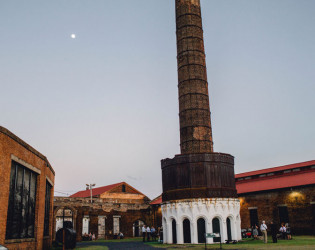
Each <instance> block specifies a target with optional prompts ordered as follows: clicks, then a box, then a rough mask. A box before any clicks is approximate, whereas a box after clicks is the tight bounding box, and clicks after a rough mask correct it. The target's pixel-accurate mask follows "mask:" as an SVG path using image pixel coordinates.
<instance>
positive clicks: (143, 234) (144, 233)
mask: <svg viewBox="0 0 315 250" xmlns="http://www.w3.org/2000/svg"><path fill="white" fill-rule="evenodd" d="M146 233H147V229H146V228H145V225H143V226H142V237H143V242H145V236H146Z"/></svg>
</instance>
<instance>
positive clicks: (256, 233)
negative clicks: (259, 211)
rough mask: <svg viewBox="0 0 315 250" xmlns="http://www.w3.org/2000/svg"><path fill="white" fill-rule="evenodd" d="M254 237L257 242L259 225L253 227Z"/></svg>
mask: <svg viewBox="0 0 315 250" xmlns="http://www.w3.org/2000/svg"><path fill="white" fill-rule="evenodd" d="M253 237H254V240H257V239H258V238H257V237H258V227H257V225H256V224H255V226H253Z"/></svg>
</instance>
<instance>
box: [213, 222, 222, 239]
mask: <svg viewBox="0 0 315 250" xmlns="http://www.w3.org/2000/svg"><path fill="white" fill-rule="evenodd" d="M212 232H213V233H218V234H220V235H221V230H220V220H219V219H218V218H214V219H213V220H212ZM221 236H222V235H221ZM213 242H220V238H213Z"/></svg>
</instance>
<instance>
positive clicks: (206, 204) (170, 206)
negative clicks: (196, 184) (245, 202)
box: [162, 198, 241, 244]
mask: <svg viewBox="0 0 315 250" xmlns="http://www.w3.org/2000/svg"><path fill="white" fill-rule="evenodd" d="M162 217H163V219H162V224H163V239H164V243H168V244H172V243H173V235H172V232H173V230H172V221H173V220H175V221H176V239H177V244H183V243H184V234H183V221H184V220H185V219H189V221H190V235H191V243H192V244H198V228H197V221H198V219H200V218H203V219H204V220H205V227H206V233H213V229H212V220H213V219H215V218H218V219H219V222H220V231H221V232H220V233H221V241H222V242H225V241H226V240H227V239H228V233H227V225H226V224H227V223H226V220H227V218H229V219H230V221H231V236H232V240H237V241H238V240H241V220H240V202H239V200H238V199H235V198H213V199H191V200H178V201H172V202H165V203H163V204H162ZM207 243H209V244H210V243H213V239H212V238H208V239H207Z"/></svg>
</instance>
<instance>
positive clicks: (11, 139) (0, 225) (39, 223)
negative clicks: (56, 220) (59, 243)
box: [0, 127, 55, 249]
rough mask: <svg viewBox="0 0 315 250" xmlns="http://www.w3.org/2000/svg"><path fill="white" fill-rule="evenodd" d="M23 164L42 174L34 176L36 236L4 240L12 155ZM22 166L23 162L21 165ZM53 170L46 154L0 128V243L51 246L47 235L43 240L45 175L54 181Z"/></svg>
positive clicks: (11, 247)
mask: <svg viewBox="0 0 315 250" xmlns="http://www.w3.org/2000/svg"><path fill="white" fill-rule="evenodd" d="M13 156H14V157H15V159H19V160H20V161H21V162H22V163H23V162H24V163H25V164H30V165H31V166H32V167H35V168H36V169H37V170H40V171H41V173H40V174H39V175H38V177H37V189H36V208H35V237H34V239H18V240H6V239H5V237H6V223H7V210H8V202H9V191H10V190H9V189H10V188H9V184H10V172H11V162H12V157H13ZM22 165H23V164H22ZM54 175H55V173H54V171H53V169H52V168H51V166H50V165H49V162H48V161H47V159H46V157H45V156H43V155H42V154H40V153H39V152H38V151H36V150H35V149H33V148H32V147H31V146H30V145H28V144H27V143H25V142H24V141H22V140H21V139H20V138H18V137H17V136H15V135H14V134H12V133H11V132H10V131H8V130H7V129H5V128H3V127H0V214H1V216H0V245H4V246H6V247H7V248H9V249H42V248H43V244H44V241H45V245H46V246H47V245H48V246H50V245H51V241H52V237H51V235H52V234H51V233H52V229H50V236H49V237H46V238H45V239H44V237H43V234H44V216H45V191H46V178H47V177H48V178H49V180H50V181H51V182H52V183H53V182H54V179H55V176H54ZM50 205H51V209H50V212H51V214H50V223H52V222H53V221H52V220H53V216H52V215H53V214H52V213H53V188H52V191H51V204H50Z"/></svg>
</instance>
